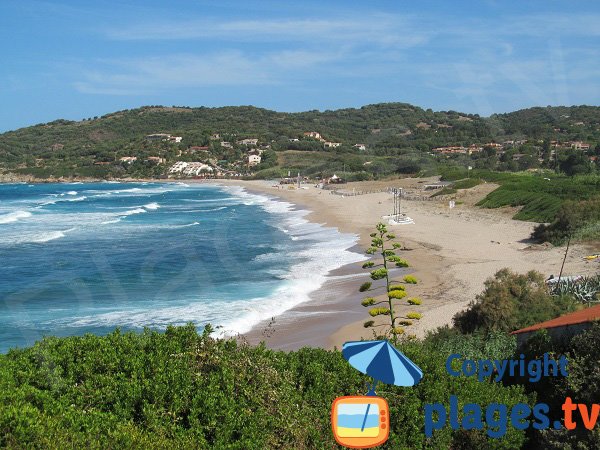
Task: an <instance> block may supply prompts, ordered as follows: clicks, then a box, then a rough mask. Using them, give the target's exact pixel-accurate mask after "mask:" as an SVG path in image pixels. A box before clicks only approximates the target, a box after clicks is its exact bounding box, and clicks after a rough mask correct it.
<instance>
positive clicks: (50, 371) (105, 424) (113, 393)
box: [0, 325, 527, 449]
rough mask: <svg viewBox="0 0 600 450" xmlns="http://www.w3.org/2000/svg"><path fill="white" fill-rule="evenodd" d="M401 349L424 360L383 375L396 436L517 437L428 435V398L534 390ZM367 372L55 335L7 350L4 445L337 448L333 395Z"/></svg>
mask: <svg viewBox="0 0 600 450" xmlns="http://www.w3.org/2000/svg"><path fill="white" fill-rule="evenodd" d="M402 351H403V352H405V353H406V354H407V356H409V357H410V358H411V359H412V360H413V361H415V362H416V363H417V364H418V365H419V366H420V367H421V368H422V369H423V371H424V373H425V376H424V378H423V380H422V382H421V383H420V384H418V385H417V386H415V387H412V388H400V387H394V386H384V385H380V389H378V394H379V395H382V396H384V397H385V398H386V399H387V400H388V402H389V404H390V413H391V423H390V431H391V433H390V439H389V441H388V443H387V444H386V446H385V448H432V449H442V448H507V449H508V448H518V447H520V446H521V445H522V444H523V442H524V439H525V436H524V433H523V432H522V431H517V430H515V429H512V428H509V430H508V433H507V435H506V436H505V437H504V438H503V439H500V440H495V439H489V438H488V437H487V436H486V434H485V431H482V430H472V431H464V430H463V431H452V430H451V429H450V428H449V427H446V428H444V429H442V430H439V431H437V432H436V433H435V434H434V436H433V437H432V438H431V439H429V440H426V439H425V437H424V432H423V426H424V417H423V409H424V404H425V403H431V402H441V403H444V404H446V405H448V400H449V397H450V395H458V396H459V399H460V402H461V405H462V403H467V402H474V403H478V404H480V405H483V406H486V405H488V404H490V403H494V402H498V403H505V404H507V405H509V408H510V407H511V406H512V405H514V404H515V403H518V402H526V401H527V398H526V396H525V395H524V393H523V389H522V387H519V386H513V387H505V386H502V385H500V384H497V383H479V382H477V381H476V380H474V379H473V378H472V377H471V378H465V377H451V376H449V375H448V374H447V373H446V370H445V367H444V363H445V358H446V357H447V356H448V355H447V354H442V353H438V352H437V351H436V350H435V348H434V347H433V346H431V345H428V344H426V343H421V342H407V343H405V344H402ZM367 381H370V379H369V378H368V377H365V376H363V375H361V374H360V373H359V372H357V371H356V370H354V369H352V368H351V367H350V365H349V364H348V363H347V362H346V361H345V360H344V359H343V358H342V356H341V353H340V352H338V351H326V350H321V349H309V348H305V349H302V350H300V351H297V352H289V353H285V352H278V351H271V350H268V349H266V348H265V347H264V346H257V347H252V346H248V345H242V344H240V343H237V342H236V341H233V340H226V341H224V340H221V341H217V340H214V339H212V338H210V337H209V336H208V333H204V334H201V335H199V334H198V333H197V332H196V330H195V328H194V327H193V326H192V325H189V326H186V327H170V328H168V329H167V331H166V332H165V333H158V332H154V331H145V332H144V333H141V334H136V333H121V332H119V331H118V330H117V331H115V332H113V333H111V334H109V335H107V336H104V337H98V336H93V335H86V336H83V337H70V338H46V339H44V340H43V341H41V342H38V343H36V344H35V345H34V346H33V347H30V348H26V349H23V350H12V351H10V352H9V353H8V354H7V355H0V447H9V448H169V449H172V448H239V449H270V448H293V449H316V448H335V447H336V444H335V442H334V441H333V437H332V433H331V429H330V418H329V415H330V408H331V403H332V401H333V400H334V399H335V398H336V397H337V396H341V395H353V394H364V393H365V392H366V389H365V383H366V382H367Z"/></svg>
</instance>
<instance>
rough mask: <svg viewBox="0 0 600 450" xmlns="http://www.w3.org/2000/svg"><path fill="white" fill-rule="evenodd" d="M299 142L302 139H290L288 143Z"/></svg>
mask: <svg viewBox="0 0 600 450" xmlns="http://www.w3.org/2000/svg"><path fill="white" fill-rule="evenodd" d="M299 140H300V139H298V138H290V139H288V141H290V142H298V141H299Z"/></svg>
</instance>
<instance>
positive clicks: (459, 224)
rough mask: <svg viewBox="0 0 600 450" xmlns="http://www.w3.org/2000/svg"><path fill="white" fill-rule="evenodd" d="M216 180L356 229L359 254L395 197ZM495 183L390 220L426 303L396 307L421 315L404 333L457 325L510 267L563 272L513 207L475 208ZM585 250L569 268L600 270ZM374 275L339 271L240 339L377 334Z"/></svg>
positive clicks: (554, 253) (280, 343)
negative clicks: (369, 284) (369, 299)
mask: <svg viewBox="0 0 600 450" xmlns="http://www.w3.org/2000/svg"><path fill="white" fill-rule="evenodd" d="M214 181H215V184H222V185H236V186H241V187H244V188H245V189H247V191H248V192H251V193H257V194H266V195H267V196H269V197H271V198H274V199H276V200H282V201H285V202H289V203H293V204H294V205H296V206H297V207H298V208H300V209H305V210H309V211H310V213H309V214H307V215H306V216H305V218H306V219H307V220H310V221H312V222H315V223H318V224H322V225H324V226H327V227H334V228H337V230H338V231H339V232H342V233H352V234H357V235H358V236H359V239H358V243H357V246H355V247H353V251H357V250H358V251H359V252H361V253H362V252H364V250H365V249H366V248H367V247H368V246H369V243H370V239H371V238H370V236H369V233H371V232H372V231H373V228H374V226H375V225H376V224H377V223H378V222H379V221H381V216H383V215H385V214H389V212H390V211H391V209H392V197H391V195H389V194H387V193H385V192H378V193H372V194H365V195H359V196H347V197H343V196H339V195H330V194H329V192H328V191H323V190H320V189H316V188H314V187H313V186H304V187H305V189H287V188H286V189H281V188H280V189H277V188H274V187H272V183H267V182H264V181H242V180H214ZM188 182H190V181H188ZM191 182H193V181H191ZM420 183H423V180H417V179H402V180H393V181H387V182H376V183H375V184H376V185H377V186H379V185H381V186H383V185H384V184H385V185H388V186H398V187H408V186H411V187H414V186H415V185H416V184H420ZM373 184H374V183H372V182H371V183H370V182H355V183H349V184H348V185H346V186H345V188H348V187H351V188H352V187H356V188H357V190H358V189H359V188H364V187H365V186H372V185H373ZM493 189H495V186H493V185H489V186H485V185H483V186H482V187H480V188H479V190H477V189H475V190H470V191H471V192H465V193H464V195H462V196H460V194H459V199H460V200H464V204H460V205H458V206H457V207H455V208H454V209H449V208H448V206H447V203H446V202H445V201H409V200H403V206H402V209H403V211H404V212H406V213H407V214H408V215H409V216H410V217H411V218H413V219H414V220H415V224H412V225H396V226H390V231H392V232H393V233H395V234H396V235H397V237H398V239H397V241H399V242H401V243H402V244H404V246H405V247H406V248H407V249H406V250H404V251H402V252H400V253H399V256H401V257H402V258H405V259H407V260H408V262H409V264H410V267H409V268H408V269H409V270H410V272H411V273H413V274H414V275H415V276H416V277H417V278H418V279H419V284H417V285H409V286H407V291H408V293H409V297H419V298H421V299H422V300H423V304H422V305H421V306H404V305H402V306H400V307H399V308H398V310H399V311H400V312H401V313H405V312H408V311H409V310H410V311H416V312H420V313H422V314H423V319H422V320H420V321H418V322H416V323H415V325H413V326H410V327H407V329H406V331H407V333H410V334H414V335H416V336H417V337H419V338H422V337H424V336H425V335H426V334H427V332H429V331H432V330H435V329H436V328H438V327H440V326H444V325H447V324H451V321H452V317H453V316H454V315H455V314H456V313H457V312H459V311H461V310H463V309H464V308H465V307H466V306H467V305H468V304H469V303H470V302H471V301H473V300H475V297H476V295H478V294H479V293H480V292H482V291H483V289H484V282H485V280H487V279H488V278H490V277H492V276H493V275H494V274H495V273H496V272H497V271H498V270H500V269H502V268H504V267H508V268H510V269H511V270H513V271H515V272H520V273H523V272H527V271H528V270H538V271H540V272H542V274H544V275H546V276H548V275H550V274H552V273H554V274H556V273H558V272H559V270H560V265H561V263H562V258H563V256H564V248H559V247H557V248H553V247H551V248H543V247H539V246H535V245H531V242H530V240H529V236H530V233H531V231H532V229H533V227H534V226H535V225H536V224H535V223H532V222H522V221H516V220H513V219H511V218H510V217H511V216H512V215H513V214H514V210H511V209H510V208H505V209H503V210H482V209H480V208H475V207H474V206H473V205H474V203H476V201H477V200H478V199H479V198H480V197H481V196H483V195H485V194H487V192H488V191H491V190H493ZM365 190H367V189H365ZM463 197H464V198H463ZM471 197H475V198H471ZM588 251H589V250H586V246H585V245H582V244H575V245H572V246H571V249H570V250H569V257H568V258H567V264H566V265H565V271H566V273H567V274H573V273H579V274H584V275H586V274H592V273H596V270H597V263H595V264H594V263H590V262H588V261H585V260H583V256H585V255H586V254H587V252H588ZM363 254H364V253H363ZM340 275H344V276H343V277H340ZM368 279H369V278H368V271H366V270H363V269H361V264H360V263H355V264H354V265H352V264H351V265H347V266H343V267H340V268H338V269H336V270H333V271H331V272H330V273H329V274H328V276H327V280H326V282H325V283H324V284H323V285H322V286H321V288H319V289H318V290H317V291H314V292H312V293H311V295H310V299H311V300H310V301H307V302H303V303H301V304H299V305H297V306H295V307H293V308H291V309H289V310H287V311H285V312H284V313H283V314H281V315H279V316H277V317H275V321H274V323H270V322H271V321H264V322H262V323H260V324H258V325H256V326H255V327H254V328H253V329H252V330H251V331H250V332H248V333H245V334H244V335H243V337H242V339H245V340H247V341H248V342H249V343H251V344H258V343H259V342H261V341H264V342H265V344H266V345H267V346H268V347H270V348H274V349H280V350H292V349H298V348H301V347H302V346H307V345H308V346H317V347H323V348H329V349H330V348H333V347H338V348H340V347H341V345H342V344H343V343H344V342H346V341H349V340H360V339H361V338H366V339H369V338H372V331H371V330H372V329H365V328H364V327H363V325H362V324H363V322H364V321H366V320H369V319H370V316H369V315H368V313H367V311H368V309H367V308H364V307H362V306H361V304H360V301H361V299H362V298H364V294H361V293H360V292H358V287H359V286H360V284H361V283H362V282H364V281H366V280H368Z"/></svg>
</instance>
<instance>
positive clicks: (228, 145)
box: [221, 141, 233, 148]
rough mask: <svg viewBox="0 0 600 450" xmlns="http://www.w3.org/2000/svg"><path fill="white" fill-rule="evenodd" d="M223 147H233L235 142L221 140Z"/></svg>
mask: <svg viewBox="0 0 600 450" xmlns="http://www.w3.org/2000/svg"><path fill="white" fill-rule="evenodd" d="M221 147H225V148H233V144H232V143H231V142H227V141H221Z"/></svg>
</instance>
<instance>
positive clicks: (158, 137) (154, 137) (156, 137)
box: [146, 133, 171, 141]
mask: <svg viewBox="0 0 600 450" xmlns="http://www.w3.org/2000/svg"><path fill="white" fill-rule="evenodd" d="M170 137H171V135H170V134H165V133H154V134H149V135H147V136H146V139H147V140H149V141H166V140H168V139H169V138H170Z"/></svg>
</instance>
